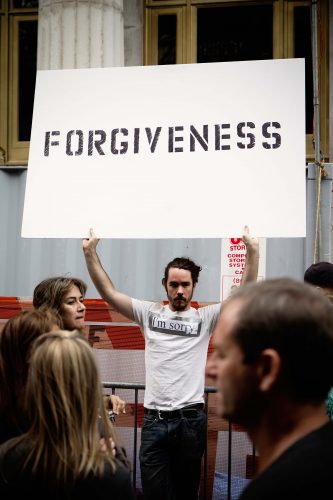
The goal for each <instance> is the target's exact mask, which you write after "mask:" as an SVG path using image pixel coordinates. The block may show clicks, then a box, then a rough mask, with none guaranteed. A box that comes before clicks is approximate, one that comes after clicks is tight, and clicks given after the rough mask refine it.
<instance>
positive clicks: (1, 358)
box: [0, 310, 62, 424]
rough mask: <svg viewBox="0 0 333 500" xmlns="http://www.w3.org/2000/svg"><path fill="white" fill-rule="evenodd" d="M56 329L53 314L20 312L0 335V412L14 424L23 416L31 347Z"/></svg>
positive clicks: (56, 317)
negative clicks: (42, 336) (38, 339)
mask: <svg viewBox="0 0 333 500" xmlns="http://www.w3.org/2000/svg"><path fill="white" fill-rule="evenodd" d="M57 327H58V328H59V329H60V328H62V320H61V318H60V316H59V315H58V313H57V312H56V311H53V310H45V311H39V310H31V311H22V312H20V313H19V314H17V315H15V316H13V317H12V318H10V319H9V320H8V321H7V322H6V324H5V326H4V328H3V330H2V332H1V334H0V409H1V412H2V414H3V415H8V416H9V417H10V418H11V419H12V420H13V422H14V423H16V424H17V423H18V420H19V419H20V418H21V417H23V403H24V396H23V395H24V391H25V386H26V379H27V373H28V367H29V356H30V351H31V347H32V344H33V342H34V340H35V339H37V338H38V337H40V336H41V335H43V334H44V333H46V332H50V331H51V330H54V329H56V328H57ZM24 420H25V419H24Z"/></svg>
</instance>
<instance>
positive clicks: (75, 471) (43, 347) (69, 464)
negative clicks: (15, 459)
mask: <svg viewBox="0 0 333 500" xmlns="http://www.w3.org/2000/svg"><path fill="white" fill-rule="evenodd" d="M26 397H27V399H26V402H27V407H28V408H30V409H31V412H30V413H31V415H30V419H31V427H30V429H29V430H28V432H27V433H26V435H25V438H24V439H26V440H27V442H28V443H30V444H29V450H30V451H29V453H28V455H27V459H26V461H25V467H28V468H29V469H30V470H31V471H32V473H33V474H37V473H38V474H40V473H41V474H42V476H43V477H44V478H46V481H47V482H48V484H50V485H53V484H54V485H55V487H57V488H63V489H67V487H68V486H70V485H71V484H73V483H74V481H75V480H76V479H77V478H79V477H86V476H87V475H88V474H90V473H94V474H97V475H102V474H103V472H104V469H105V465H106V464H107V463H108V464H110V466H111V469H112V470H113V471H115V468H116V459H115V458H114V453H113V450H112V445H111V443H110V439H111V438H112V439H113V441H114V442H115V443H117V440H116V436H115V434H114V429H113V427H112V424H111V422H110V421H109V419H108V417H107V414H106V411H105V408H104V402H103V391H102V383H101V380H100V375H99V370H98V366H97V362H96V360H95V356H94V353H93V351H92V349H91V347H90V346H89V344H88V343H87V341H86V340H85V339H84V338H83V336H82V334H81V333H80V332H79V331H77V330H74V331H72V332H69V331H65V330H60V331H55V332H50V333H47V334H45V335H43V336H42V337H40V338H39V339H37V341H36V342H35V345H34V349H33V352H32V356H31V363H30V370H29V376H28V382H27V392H26ZM100 424H101V426H100ZM101 427H102V433H103V436H104V439H105V443H104V446H103V448H102V447H101V443H100V439H101V434H100V431H101ZM31 444H32V446H31ZM30 447H31V448H30Z"/></svg>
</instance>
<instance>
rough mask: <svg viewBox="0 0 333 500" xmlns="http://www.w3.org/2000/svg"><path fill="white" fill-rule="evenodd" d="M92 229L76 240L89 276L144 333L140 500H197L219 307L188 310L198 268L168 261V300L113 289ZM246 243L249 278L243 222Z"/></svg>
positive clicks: (253, 249) (250, 253) (255, 250)
mask: <svg viewBox="0 0 333 500" xmlns="http://www.w3.org/2000/svg"><path fill="white" fill-rule="evenodd" d="M98 241H99V240H98V239H97V238H96V236H95V234H94V232H93V230H90V237H89V238H88V239H84V240H83V251H84V255H85V259H86V263H87V267H88V271H89V274H90V277H91V279H92V281H93V282H94V284H95V286H96V288H97V290H98V291H99V293H100V294H101V296H102V297H103V299H104V300H105V301H106V302H108V303H109V304H111V305H112V306H113V307H114V308H115V309H116V310H117V311H119V312H120V313H121V314H123V315H124V316H126V317H127V318H129V319H131V320H132V321H135V322H136V323H138V324H139V325H140V326H141V328H142V330H143V332H144V336H145V342H146V348H145V363H146V389H145V396H144V407H145V416H144V421H143V425H142V432H141V448H140V464H141V478H142V487H143V492H144V497H145V500H149V499H151V500H157V499H158V500H162V499H165V500H171V499H179V500H180V499H181V500H185V499H188V500H194V499H197V498H198V490H199V483H200V472H201V459H202V455H203V452H204V449H205V441H206V429H207V415H206V413H205V411H204V384H205V364H206V359H207V349H208V343H209V340H210V336H211V333H212V331H213V329H214V327H215V325H216V323H217V320H218V318H219V314H220V307H221V304H220V303H218V304H212V305H209V306H205V307H201V308H199V309H197V310H196V309H194V308H193V307H191V299H192V296H193V292H194V290H195V287H196V285H197V282H198V276H199V273H200V271H201V267H200V266H197V265H196V264H195V263H194V262H193V261H191V260H190V259H187V258H183V257H182V258H175V259H174V260H173V261H171V262H169V264H168V265H167V266H166V268H165V272H164V277H163V279H162V284H163V286H164V288H165V290H166V293H167V297H168V300H169V303H168V304H167V305H162V304H161V303H158V302H148V301H142V300H137V299H134V298H132V297H129V296H128V295H125V294H123V293H121V292H119V291H118V290H117V289H116V288H115V286H114V285H113V283H112V281H111V280H110V278H109V276H108V275H107V274H106V272H105V271H104V269H103V267H102V265H101V262H100V260H99V257H98V255H97V252H96V247H97V243H98ZM243 241H244V243H245V244H246V247H247V258H246V265H245V269H244V274H243V282H249V281H255V280H256V278H257V273H258V263H259V244H258V240H257V239H254V238H251V237H250V236H249V231H248V228H247V226H246V227H245V231H244V236H243Z"/></svg>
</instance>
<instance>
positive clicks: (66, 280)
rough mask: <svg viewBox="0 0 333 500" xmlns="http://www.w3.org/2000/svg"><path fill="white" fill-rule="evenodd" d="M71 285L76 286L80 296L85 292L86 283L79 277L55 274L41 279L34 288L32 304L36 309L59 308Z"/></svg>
mask: <svg viewBox="0 0 333 500" xmlns="http://www.w3.org/2000/svg"><path fill="white" fill-rule="evenodd" d="M73 286H77V287H78V289H79V290H80V292H81V294H82V296H83V297H84V296H85V294H86V292H87V285H86V283H85V282H84V281H82V280H81V279H79V278H71V277H67V276H56V277H53V278H47V279H45V280H43V281H41V282H40V283H39V284H38V285H37V286H36V287H35V289H34V293H33V306H34V307H35V308H36V309H40V308H52V309H56V310H57V311H58V310H59V309H60V306H61V304H62V301H63V298H64V296H65V295H66V294H67V293H68V292H69V291H70V289H71V288H72V287H73Z"/></svg>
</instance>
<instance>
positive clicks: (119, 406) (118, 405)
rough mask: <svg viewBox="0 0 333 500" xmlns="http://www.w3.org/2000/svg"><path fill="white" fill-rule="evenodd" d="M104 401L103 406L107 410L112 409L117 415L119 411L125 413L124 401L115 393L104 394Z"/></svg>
mask: <svg viewBox="0 0 333 500" xmlns="http://www.w3.org/2000/svg"><path fill="white" fill-rule="evenodd" d="M104 403H105V408H106V409H107V410H112V411H113V413H115V414H116V415H119V413H126V408H125V405H126V403H125V401H124V400H123V399H121V398H120V397H119V396H117V395H116V394H110V395H109V396H104Z"/></svg>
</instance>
